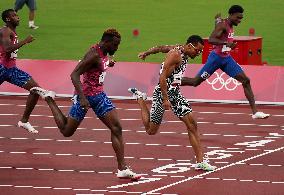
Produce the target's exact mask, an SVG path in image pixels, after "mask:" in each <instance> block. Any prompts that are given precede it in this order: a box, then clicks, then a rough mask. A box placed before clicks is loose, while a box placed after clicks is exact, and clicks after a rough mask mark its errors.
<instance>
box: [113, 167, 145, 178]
mask: <svg viewBox="0 0 284 195" xmlns="http://www.w3.org/2000/svg"><path fill="white" fill-rule="evenodd" d="M116 176H117V177H118V178H120V179H130V180H132V181H137V180H138V179H140V178H141V175H139V174H136V173H134V172H133V171H132V170H131V169H130V168H128V167H126V169H124V170H117V174H116Z"/></svg>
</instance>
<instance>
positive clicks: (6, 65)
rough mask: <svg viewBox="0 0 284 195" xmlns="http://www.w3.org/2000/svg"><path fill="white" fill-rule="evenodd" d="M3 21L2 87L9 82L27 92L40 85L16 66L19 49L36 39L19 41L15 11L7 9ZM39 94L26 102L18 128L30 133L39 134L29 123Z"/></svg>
mask: <svg viewBox="0 0 284 195" xmlns="http://www.w3.org/2000/svg"><path fill="white" fill-rule="evenodd" d="M2 20H3V21H4V22H5V26H3V27H2V28H1V29H0V85H1V84H2V83H3V82H4V81H7V82H9V83H11V84H13V85H17V86H19V87H21V88H24V89H26V90H30V89H31V88H32V87H38V86H39V85H38V84H37V83H36V82H35V81H34V80H33V78H32V77H31V76H30V75H29V74H28V73H26V72H24V71H22V70H20V69H18V68H17V66H16V59H17V53H18V49H19V48H20V47H22V46H23V45H26V44H29V43H31V42H32V41H33V40H34V38H33V36H31V35H30V36H28V37H27V38H25V39H24V40H23V41H18V36H17V33H16V28H17V26H18V25H19V22H20V18H19V16H18V15H17V13H16V12H15V10H13V9H7V10H5V11H3V12H2ZM38 97H39V96H38V94H35V93H30V94H29V96H28V99H27V102H26V108H25V111H24V114H23V116H22V118H21V120H20V121H19V122H18V126H19V127H22V128H24V129H26V130H27V131H28V132H30V133H38V131H37V130H35V129H34V127H33V126H32V125H31V124H30V123H29V122H28V121H29V118H30V115H31V112H32V111H33V109H34V107H35V105H36V104H37V101H38Z"/></svg>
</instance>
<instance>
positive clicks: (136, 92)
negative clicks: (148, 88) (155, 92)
mask: <svg viewBox="0 0 284 195" xmlns="http://www.w3.org/2000/svg"><path fill="white" fill-rule="evenodd" d="M128 92H129V93H132V95H133V97H134V98H135V99H136V100H137V99H140V98H141V99H143V100H147V94H146V93H142V92H141V91H139V90H138V89H137V88H129V89H128Z"/></svg>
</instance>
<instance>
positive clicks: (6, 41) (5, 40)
mask: <svg viewBox="0 0 284 195" xmlns="http://www.w3.org/2000/svg"><path fill="white" fill-rule="evenodd" d="M11 34H12V30H10V29H9V28H4V29H3V30H2V39H1V42H2V45H3V47H4V50H5V52H6V53H12V52H13V51H15V50H17V49H19V48H20V47H22V46H23V45H25V44H28V43H30V42H32V41H33V40H34V38H33V36H31V35H30V36H28V37H27V38H25V39H24V40H23V41H19V42H18V43H15V44H13V43H12V41H11Z"/></svg>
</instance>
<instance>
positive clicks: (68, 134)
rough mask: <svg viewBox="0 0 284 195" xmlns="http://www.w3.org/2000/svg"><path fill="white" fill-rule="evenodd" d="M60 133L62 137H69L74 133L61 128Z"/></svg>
mask: <svg viewBox="0 0 284 195" xmlns="http://www.w3.org/2000/svg"><path fill="white" fill-rule="evenodd" d="M60 132H61V133H62V135H63V136H64V137H71V136H72V135H73V134H74V133H75V130H70V129H65V128H62V129H60Z"/></svg>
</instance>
